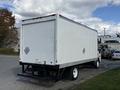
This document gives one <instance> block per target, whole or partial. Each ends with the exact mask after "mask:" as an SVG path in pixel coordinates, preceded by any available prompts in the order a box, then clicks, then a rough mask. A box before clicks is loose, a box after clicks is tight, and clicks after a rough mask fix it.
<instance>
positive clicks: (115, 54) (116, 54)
mask: <svg viewBox="0 0 120 90" xmlns="http://www.w3.org/2000/svg"><path fill="white" fill-rule="evenodd" d="M112 59H120V51H114V52H113V54H112Z"/></svg>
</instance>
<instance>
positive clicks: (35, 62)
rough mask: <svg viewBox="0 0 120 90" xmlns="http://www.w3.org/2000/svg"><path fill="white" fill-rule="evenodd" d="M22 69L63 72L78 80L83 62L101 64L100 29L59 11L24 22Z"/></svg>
mask: <svg viewBox="0 0 120 90" xmlns="http://www.w3.org/2000/svg"><path fill="white" fill-rule="evenodd" d="M20 36H21V37H20V65H22V72H23V73H26V72H27V71H31V72H32V75H33V76H34V74H35V72H38V75H39V74H43V72H50V71H55V72H56V74H55V75H56V78H60V77H61V76H62V75H63V73H64V72H67V73H68V76H69V77H70V79H72V80H75V79H77V77H78V75H79V70H78V67H79V65H80V64H83V63H88V62H94V64H95V65H96V67H99V64H100V60H99V59H98V50H97V49H98V45H97V31H96V30H94V29H91V28H89V27H87V26H85V25H83V24H81V23H78V22H75V21H73V20H71V19H68V18H66V17H65V16H63V15H60V14H53V15H48V16H41V17H37V18H31V19H26V20H23V21H22V29H21V35H20Z"/></svg>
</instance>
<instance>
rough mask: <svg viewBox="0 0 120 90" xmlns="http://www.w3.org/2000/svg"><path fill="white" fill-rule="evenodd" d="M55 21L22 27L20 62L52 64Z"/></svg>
mask: <svg viewBox="0 0 120 90" xmlns="http://www.w3.org/2000/svg"><path fill="white" fill-rule="evenodd" d="M54 25H55V21H46V22H40V23H34V24H28V25H23V27H22V28H23V29H22V32H23V33H22V38H23V39H22V43H21V44H22V47H21V48H22V62H26V63H35V64H45V63H46V64H49V65H53V64H54V28H55V26H54Z"/></svg>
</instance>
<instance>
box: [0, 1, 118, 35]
mask: <svg viewBox="0 0 120 90" xmlns="http://www.w3.org/2000/svg"><path fill="white" fill-rule="evenodd" d="M0 7H2V8H7V9H9V10H10V11H12V12H13V14H14V15H15V17H16V26H20V25H21V20H22V19H25V18H30V17H37V16H40V15H47V14H50V13H60V14H62V15H64V16H66V17H68V18H70V19H73V20H75V21H77V22H80V23H82V24H85V25H87V26H89V27H91V28H93V29H96V30H97V31H98V33H99V34H100V35H103V33H104V28H105V30H106V33H107V34H108V35H113V34H116V33H119V32H120V18H119V17H120V0H0Z"/></svg>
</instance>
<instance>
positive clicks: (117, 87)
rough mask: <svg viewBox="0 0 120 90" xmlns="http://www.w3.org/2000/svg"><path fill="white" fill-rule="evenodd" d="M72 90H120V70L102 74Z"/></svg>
mask: <svg viewBox="0 0 120 90" xmlns="http://www.w3.org/2000/svg"><path fill="white" fill-rule="evenodd" d="M69 90H70V89H69ZM71 90H120V68H118V69H113V70H110V71H107V72H105V73H103V74H100V75H98V76H96V77H94V78H92V79H89V80H88V81H86V82H84V83H82V84H80V85H78V86H76V87H73V89H71Z"/></svg>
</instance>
